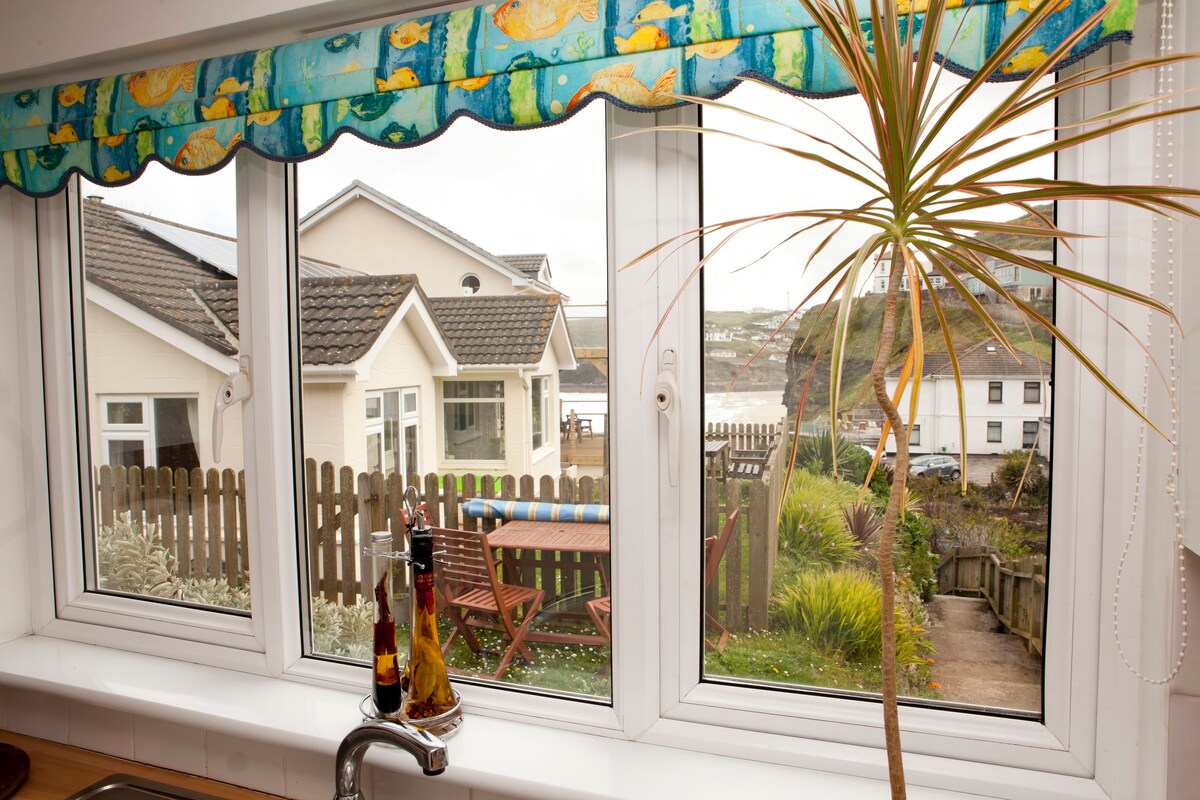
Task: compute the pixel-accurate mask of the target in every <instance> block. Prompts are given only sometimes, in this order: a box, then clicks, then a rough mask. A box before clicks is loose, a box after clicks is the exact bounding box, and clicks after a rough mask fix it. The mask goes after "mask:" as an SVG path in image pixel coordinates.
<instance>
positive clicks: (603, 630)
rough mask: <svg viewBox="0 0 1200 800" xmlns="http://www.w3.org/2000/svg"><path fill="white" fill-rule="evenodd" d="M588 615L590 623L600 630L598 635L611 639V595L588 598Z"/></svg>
mask: <svg viewBox="0 0 1200 800" xmlns="http://www.w3.org/2000/svg"><path fill="white" fill-rule="evenodd" d="M585 607H586V608H587V613H588V616H589V617H591V618H592V624H593V625H595V626H596V630H598V631H600V635H601V636H603V637H604V638H605V639H606V640H608V641H610V642H611V641H612V632H611V631H609V620H610V619H611V618H612V597H611V596H608V597H597V598H596V599H595V600H588V601H587V605H586V606H585Z"/></svg>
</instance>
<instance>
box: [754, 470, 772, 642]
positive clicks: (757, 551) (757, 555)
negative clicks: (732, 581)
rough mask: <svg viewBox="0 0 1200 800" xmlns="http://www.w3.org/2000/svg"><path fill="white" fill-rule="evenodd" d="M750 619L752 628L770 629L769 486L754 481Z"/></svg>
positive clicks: (759, 481)
mask: <svg viewBox="0 0 1200 800" xmlns="http://www.w3.org/2000/svg"><path fill="white" fill-rule="evenodd" d="M749 516H750V615H749V616H750V618H749V624H750V628H751V629H752V630H766V627H767V607H768V604H769V602H770V596H771V574H770V571H769V569H770V565H771V558H770V554H769V553H768V549H767V548H768V536H767V486H766V484H764V483H763V482H762V481H761V480H754V481H750V515H749Z"/></svg>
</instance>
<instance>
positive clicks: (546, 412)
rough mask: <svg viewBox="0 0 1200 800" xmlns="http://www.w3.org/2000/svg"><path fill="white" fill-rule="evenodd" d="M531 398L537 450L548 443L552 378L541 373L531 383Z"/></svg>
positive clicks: (534, 443) (535, 447)
mask: <svg viewBox="0 0 1200 800" xmlns="http://www.w3.org/2000/svg"><path fill="white" fill-rule="evenodd" d="M529 399H530V406H531V411H532V419H533V426H532V430H533V447H534V449H535V450H536V449H537V448H539V447H544V446H545V445H546V443H547V433H546V430H547V426H548V425H549V424H550V421H551V419H552V417H551V416H550V378H549V377H548V376H543V375H539V376H537V377H535V378H533V379H532V380H531V381H530V383H529Z"/></svg>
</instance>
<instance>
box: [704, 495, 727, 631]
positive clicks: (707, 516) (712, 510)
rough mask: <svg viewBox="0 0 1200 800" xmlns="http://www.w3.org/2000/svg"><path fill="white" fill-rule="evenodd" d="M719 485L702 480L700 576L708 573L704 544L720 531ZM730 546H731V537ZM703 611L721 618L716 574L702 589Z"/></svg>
mask: <svg viewBox="0 0 1200 800" xmlns="http://www.w3.org/2000/svg"><path fill="white" fill-rule="evenodd" d="M719 487H720V484H718V483H717V481H716V480H715V479H713V478H705V479H704V531H703V533H702V534H701V536H700V539H701V541H700V554H701V555H700V574H701V575H705V574H706V573H707V571H708V564H707V563H706V559H705V550H707V548H706V547H704V543H705V542H706V541H707V540H708V539H710V538H711V537H713V536H717V535H718V534H719V532H720V530H721V519H720V517H721V506H720V502H721V498H720V488H719ZM730 538H731V541H730V544H732V537H730ZM726 563H727V564H728V562H726ZM725 570H726V572H725V583H726V585H728V584H729V581H730V577H731V576H730V574H729V567H728V566H726V568H725ZM725 608H726V612H725V627H726V628H728V627H729V626H730V624H731V623H730V619H729V618H730V617H731V616H732V614H731V613H730V611H729V610H728V609H729V603H728V600H727V601H726V604H725ZM704 610H705V611H706V612H707V613H709V614H711V615H712V617H713V618H714V619H720V618H721V578H720V575H719V574H718V576H717V578H716V579H715V580H714V581H713V582H712V583H710V584H709V585H708V586H706V587H704Z"/></svg>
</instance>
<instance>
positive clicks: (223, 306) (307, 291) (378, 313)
mask: <svg viewBox="0 0 1200 800" xmlns="http://www.w3.org/2000/svg"><path fill="white" fill-rule="evenodd" d="M416 285H417V279H416V277H414V276H412V275H353V276H348V277H345V278H304V279H302V280H301V281H300V342H301V349H302V351H303V353H302V358H303V360H304V363H305V364H353V363H354V362H355V361H357V360H358V359H360V358H362V357H363V356H364V355H366V354H367V351H368V350H370V349H371V346H372V345H373V344H375V341H376V340H377V339H378V338H379V334H380V333H382V332H383V329H384V328H385V327H387V324H388V321H389V320H390V319H391V318H392V315H393V314H395V312H396V309H397V308H399V307H400V304H401V303H403V302H404V299H405V298H406V297H408V295H409V292H411V291H413V289H414V288H416ZM417 291H418V292H419V291H420V290H419V289H418V290H417ZM195 292H196V296H197V297H198V298H199V300H200V301H201V302H202V303H203V304H204V305H205V306H207V307H208V309H209V310H210V311H211V312H212V314H213V315H214V316H215V317H216V318H217V319H218V320H219V321H220V323H221V325H223V326H224V327H226V328H228V329H229V331H230V332H231V333H232V334H233V335H234V336H235V337H236V336H238V308H237V284H236V283H235V282H233V281H210V282H208V283H202V284H200V285H198V286H196V287H195Z"/></svg>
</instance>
